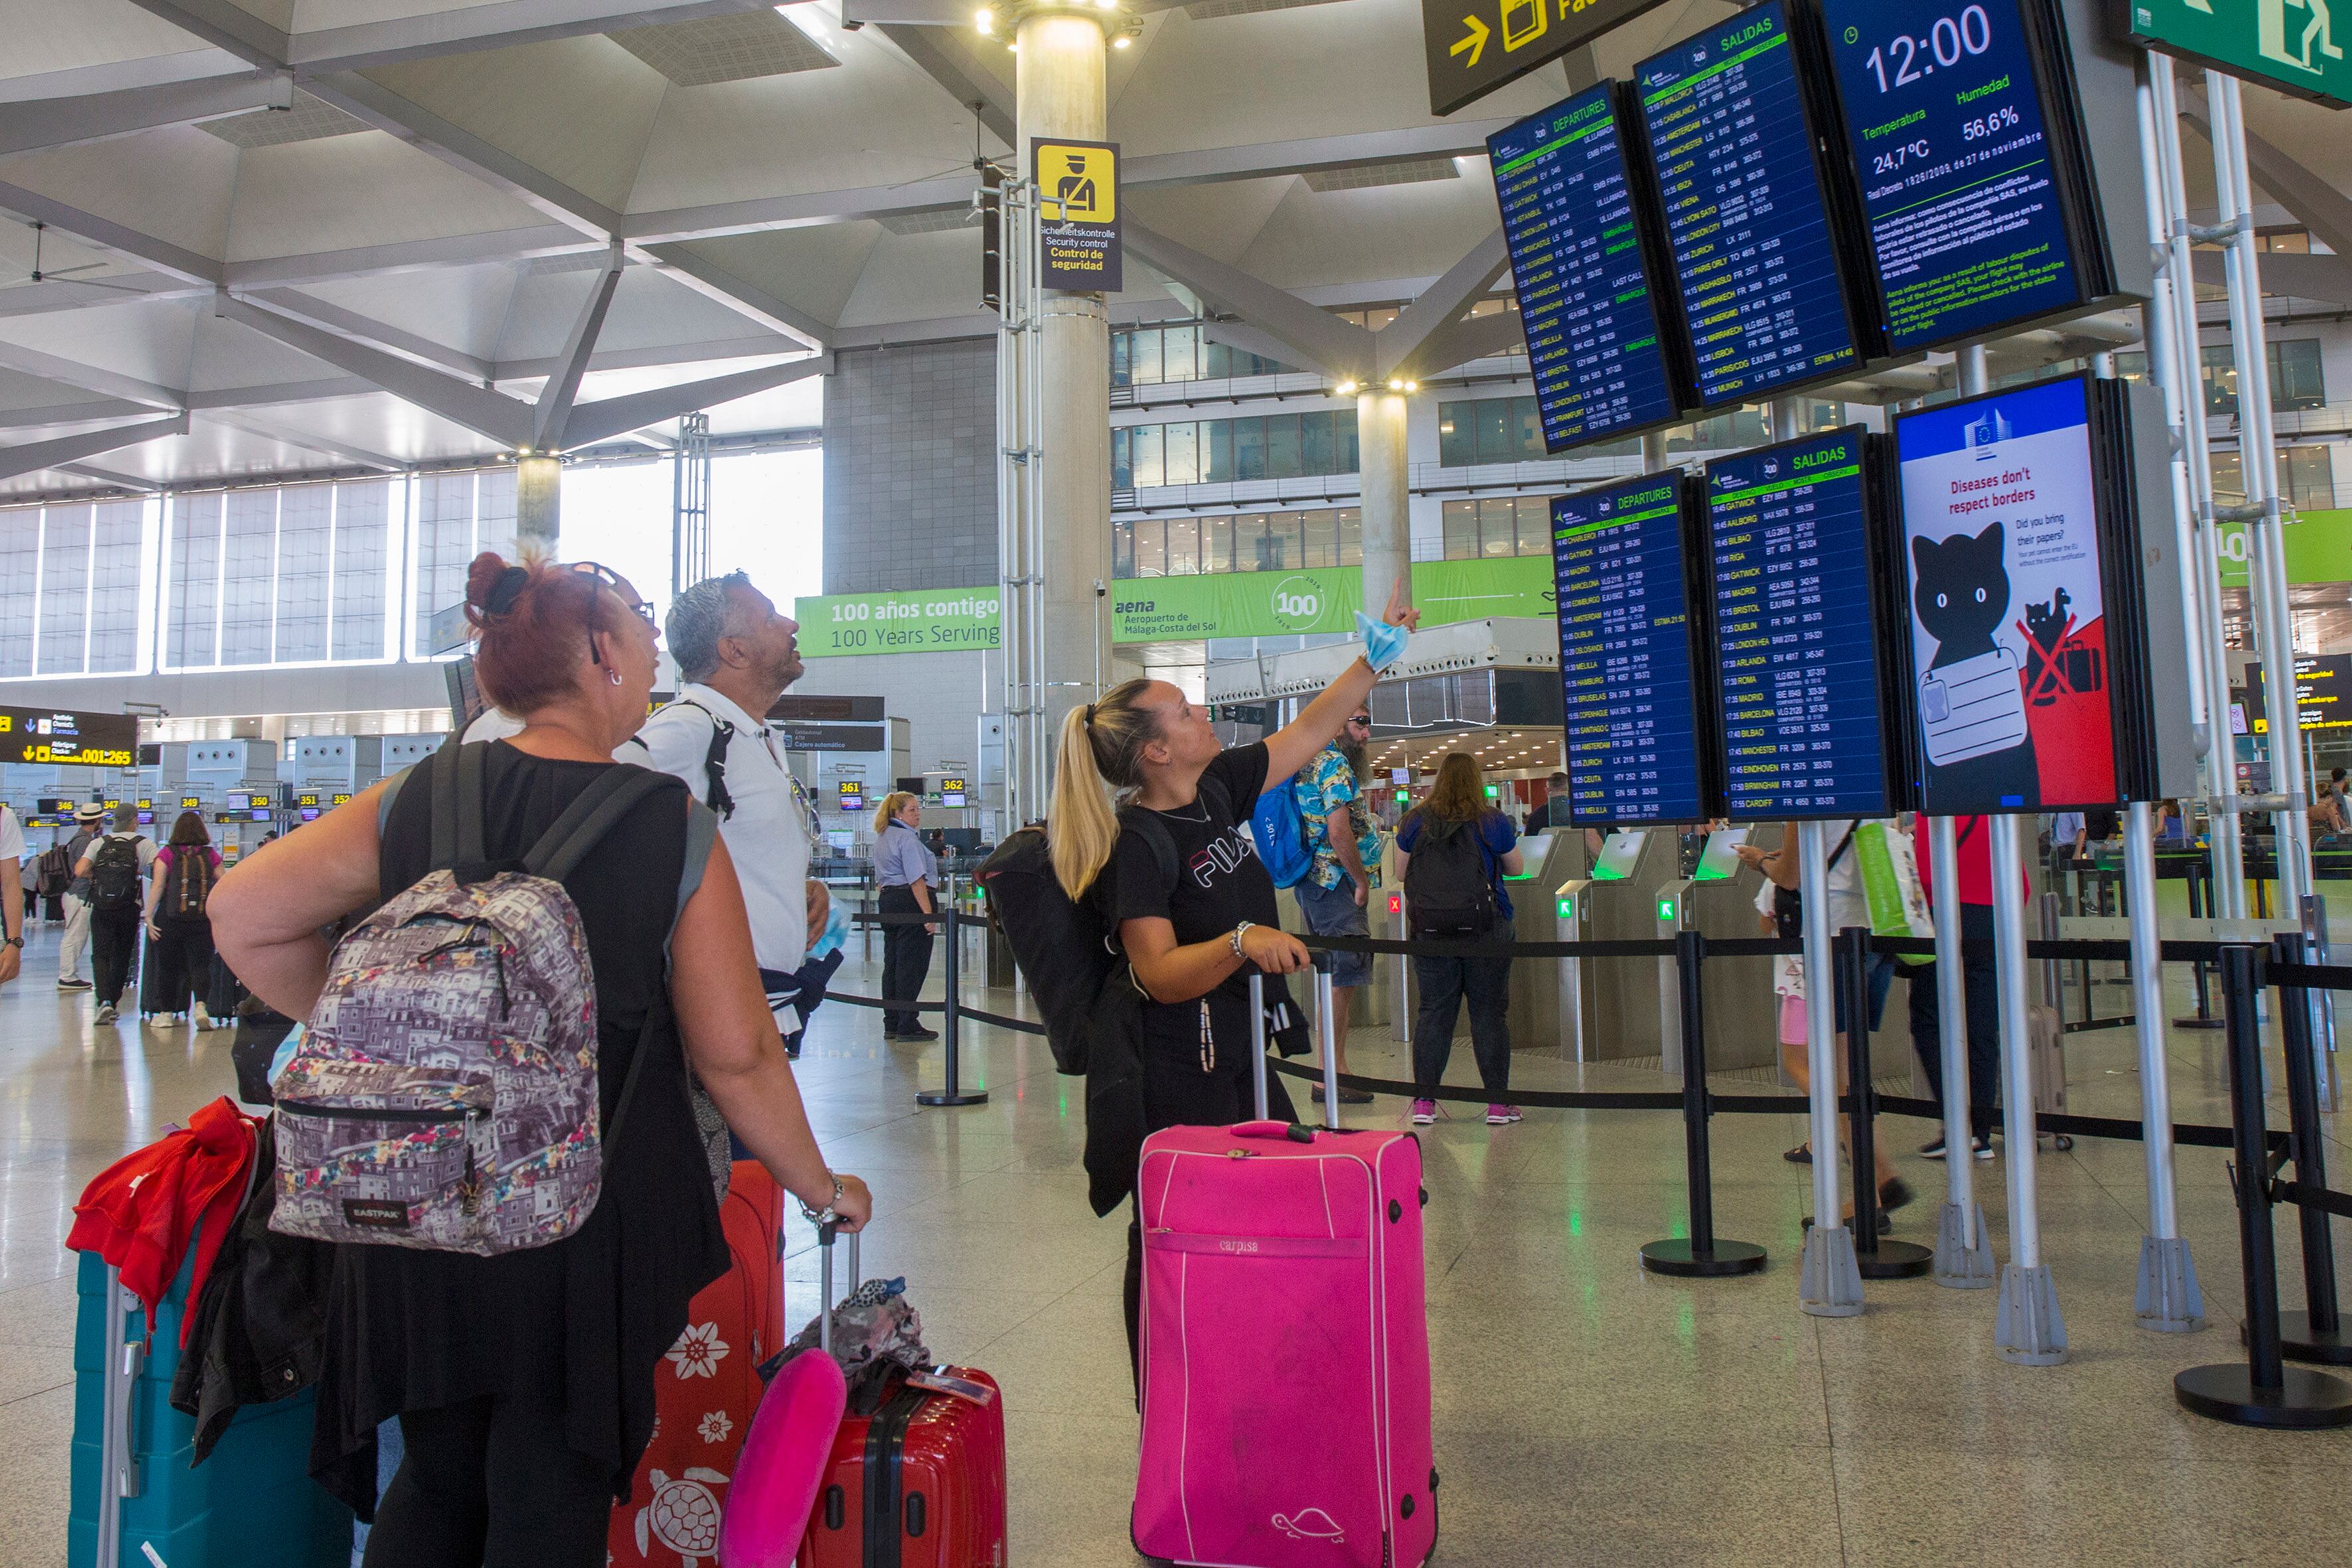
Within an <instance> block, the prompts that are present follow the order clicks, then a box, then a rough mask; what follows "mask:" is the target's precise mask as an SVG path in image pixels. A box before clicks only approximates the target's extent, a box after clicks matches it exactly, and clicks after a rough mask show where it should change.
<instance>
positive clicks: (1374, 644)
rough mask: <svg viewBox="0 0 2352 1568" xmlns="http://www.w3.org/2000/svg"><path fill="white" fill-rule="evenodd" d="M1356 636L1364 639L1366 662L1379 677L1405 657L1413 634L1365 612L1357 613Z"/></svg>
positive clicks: (1359, 611)
mask: <svg viewBox="0 0 2352 1568" xmlns="http://www.w3.org/2000/svg"><path fill="white" fill-rule="evenodd" d="M1356 635H1357V636H1358V637H1362V638H1363V639H1364V662H1365V663H1366V664H1369V665H1370V666H1371V667H1372V673H1373V674H1375V675H1378V674H1379V673H1380V672H1381V671H1382V670H1384V669H1386V668H1388V667H1389V666H1391V665H1392V664H1394V663H1395V662H1396V661H1397V660H1399V659H1401V658H1403V657H1404V645H1405V641H1406V639H1407V638H1409V637H1411V636H1412V633H1410V632H1408V631H1406V630H1405V629H1404V628H1403V627H1402V626H1391V625H1389V624H1388V623H1387V622H1386V621H1376V620H1374V619H1372V617H1371V616H1368V615H1366V614H1364V612H1363V611H1361V610H1358V611H1357V612H1356Z"/></svg>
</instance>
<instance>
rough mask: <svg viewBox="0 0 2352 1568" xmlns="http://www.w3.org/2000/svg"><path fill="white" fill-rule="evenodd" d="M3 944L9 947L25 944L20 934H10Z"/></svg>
mask: <svg viewBox="0 0 2352 1568" xmlns="http://www.w3.org/2000/svg"><path fill="white" fill-rule="evenodd" d="M5 945H6V946H9V947H22V946H24V945H25V939H24V938H23V937H21V936H12V937H10V938H9V939H8V940H7V942H6V943H5Z"/></svg>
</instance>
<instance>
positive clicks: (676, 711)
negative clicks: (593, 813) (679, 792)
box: [614, 683, 809, 974]
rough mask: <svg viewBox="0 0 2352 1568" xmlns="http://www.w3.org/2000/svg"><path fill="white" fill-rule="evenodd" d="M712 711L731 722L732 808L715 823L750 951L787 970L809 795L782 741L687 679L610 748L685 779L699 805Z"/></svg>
mask: <svg viewBox="0 0 2352 1568" xmlns="http://www.w3.org/2000/svg"><path fill="white" fill-rule="evenodd" d="M691 704H699V707H696V706H690V705H691ZM714 716H715V717H716V718H718V719H720V720H724V721H727V722H728V723H730V724H732V725H734V726H735V736H734V739H733V740H732V741H730V742H729V743H728V747H727V762H726V779H727V793H728V795H730V796H731V797H732V798H733V799H734V802H735V811H734V814H733V815H732V816H729V817H728V818H727V819H726V820H725V821H724V822H723V823H721V824H720V825H719V834H720V836H721V837H724V838H725V839H726V841H727V853H728V855H729V856H730V858H732V859H733V860H734V862H735V875H736V877H737V879H739V880H740V881H741V882H742V884H743V910H744V913H746V914H747V915H749V916H750V917H751V951H752V953H753V955H754V957H755V958H756V959H757V960H758V963H759V965H760V967H761V968H762V969H771V970H774V971H776V972H777V973H782V974H790V973H792V972H793V971H794V970H796V969H798V968H799V967H800V966H801V965H802V963H804V962H806V960H807V958H808V865H809V837H808V818H809V805H808V796H807V795H806V793H805V792H804V791H803V790H802V789H801V787H800V785H799V784H797V783H795V782H794V781H793V776H792V773H791V772H790V770H788V769H787V768H786V767H785V766H784V752H783V747H782V745H781V744H780V743H779V742H778V741H777V739H776V737H775V736H774V735H773V734H772V732H771V731H770V730H769V728H768V726H767V725H766V724H765V723H764V722H762V721H760V720H758V719H754V718H753V717H752V716H751V715H750V714H749V713H746V712H744V711H743V710H742V709H741V708H740V707H739V706H737V704H736V703H735V702H733V701H732V700H730V699H728V698H726V697H724V696H721V695H720V694H719V692H717V691H714V690H712V689H710V688H709V687H708V686H704V685H701V684H699V683H696V684H691V685H688V686H687V687H686V688H685V689H682V690H680V691H679V692H678V694H677V700H675V701H672V702H670V703H668V704H667V705H666V706H664V707H662V708H660V709H659V710H656V712H655V713H654V715H653V716H652V717H651V718H649V719H647V720H646V725H645V728H644V729H642V730H639V731H637V733H636V738H635V741H633V742H628V743H627V744H625V745H624V746H622V748H621V749H620V750H619V751H617V752H614V757H615V758H616V759H617V760H619V761H621V762H625V763H626V762H639V763H642V764H643V765H645V766H646V767H651V768H656V769H658V770H659V771H660V772H662V773H670V774H674V775H675V776H677V777H678V778H681V779H684V780H685V781H686V787H687V788H688V789H690V790H692V791H693V792H694V798H695V799H697V800H699V801H702V802H703V803H704V804H705V805H708V804H709V800H708V798H707V797H708V796H709V773H708V772H707V770H706V768H705V766H704V763H706V762H707V760H708V759H709V754H710V735H711V728H712V720H713V717H714ZM640 746H642V747H643V748H644V754H643V755H642V756H640V755H639V753H638V751H637V748H638V747H640Z"/></svg>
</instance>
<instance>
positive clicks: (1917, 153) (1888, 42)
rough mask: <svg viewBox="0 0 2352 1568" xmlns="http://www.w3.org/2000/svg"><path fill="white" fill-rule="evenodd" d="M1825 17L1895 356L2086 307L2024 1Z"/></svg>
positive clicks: (1949, 2) (1858, 6)
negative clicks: (2021, 12)
mask: <svg viewBox="0 0 2352 1568" xmlns="http://www.w3.org/2000/svg"><path fill="white" fill-rule="evenodd" d="M1822 10H1823V16H1824V19H1825V20H1826V21H1827V22H1828V24H1829V37H1830V54H1831V57H1832V58H1833V59H1834V60H1835V62H1836V68H1837V85H1838V98H1839V100H1840V102H1841V103H1842V104H1843V107H1844V110H1845V121H1846V132H1847V137H1848V140H1849V142H1851V144H1852V145H1851V152H1852V154H1853V161H1854V167H1855V169H1856V171H1857V172H1858V173H1859V174H1860V175H1861V179H1862V198H1863V212H1864V216H1865V218H1866V219H1867V220H1868V222H1869V225H1870V242H1871V248H1872V250H1873V252H1874V255H1875V258H1876V260H1877V274H1878V279H1879V281H1878V290H1879V298H1880V304H1881V306H1882V307H1883V309H1884V310H1885V318H1886V324H1887V330H1888V335H1889V340H1890V342H1891V346H1892V347H1893V348H1895V350H1897V351H1902V350H1916V349H1926V348H1932V347H1935V346H1937V345H1938V344H1943V343H1951V342H1959V341H1961V340H1964V339H1969V338H1977V337H1981V336H1984V335H1985V334H1987V333H1989V332H1991V331H1998V330H1999V329H2000V328H2002V327H2004V326H2006V325H2008V324H2010V323H2011V322H2015V321H2026V320H2030V319H2032V318H2033V317H2037V316H2042V315H2047V314H2050V313H2052V312H2053V311H2058V310H2065V309H2067V308H2069V307H2071V306H2074V305H2077V304H2079V303H2081V302H2082V300H2081V296H2082V285H2081V282H2080V279H2079V275H2078V273H2077V270H2076V268H2075V266H2074V250H2073V247H2072V246H2071V245H2070V244H2069V243H2068V241H2067V238H2066V216H2065V208H2064V201H2063V192H2062V190H2061V188H2060V186H2059V184H2058V183H2057V179H2056V176H2055V175H2054V174H2053V157H2052V154H2051V145H2050V137H2049V135H2048V132H2047V131H2046V129H2045V126H2044V122H2043V117H2042V95H2041V93H2040V91H2039V90H2038V89H2036V86H2035V74H2034V57H2035V52H2036V51H2035V50H2034V48H2033V47H2032V42H2031V40H2029V39H2028V38H2027V37H2026V36H2025V24H2024V21H2023V18H2022V17H2021V16H2020V15H2019V0H1974V3H1972V4H1969V5H1956V4H1954V0H1824V4H1823V6H1822ZM2108 108H2109V109H2110V110H2112V111H2114V112H2117V113H2124V114H2128V113H2130V112H2131V111H2132V106H2131V105H2130V104H2128V103H2126V104H2122V105H2110V106H2108Z"/></svg>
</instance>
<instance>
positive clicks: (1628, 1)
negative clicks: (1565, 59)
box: [1421, 0, 1664, 114]
mask: <svg viewBox="0 0 2352 1568" xmlns="http://www.w3.org/2000/svg"><path fill="white" fill-rule="evenodd" d="M1663 4H1664V0H1421V47H1422V54H1423V58H1424V59H1425V60H1426V62H1427V64H1428V67H1429V111H1430V112H1431V113H1432V114H1451V113H1453V112H1454V110H1457V109H1459V108H1461V107H1462V106H1463V105H1464V104H1465V103H1468V102H1469V101H1471V100H1473V99H1476V98H1483V97H1485V96H1486V94H1487V93H1490V92H1492V91H1494V90H1495V89H1496V88H1498V87H1500V86H1502V85H1503V84H1504V83H1505V82H1508V81H1516V80H1517V79H1519V78H1520V77H1523V76H1525V75H1527V74H1528V72H1529V71H1531V70H1533V69H1535V68H1536V67H1538V66H1539V65H1542V64H1543V63H1544V62H1545V61H1547V60H1556V59H1558V58H1559V57H1560V56H1562V55H1564V54H1566V53H1568V51H1569V50H1570V49H1573V48H1578V47H1581V46H1583V45H1585V44H1589V43H1591V41H1592V40H1593V39H1595V38H1597V37H1600V36H1601V34H1603V33H1605V32H1607V31H1608V30H1609V29H1610V28H1612V27H1613V26H1617V24H1618V23H1620V22H1630V21H1632V20H1633V18H1634V17H1636V16H1640V15H1641V14H1642V13H1643V12H1644V11H1654V10H1656V9H1657V8H1658V6H1660V5H1663Z"/></svg>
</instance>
